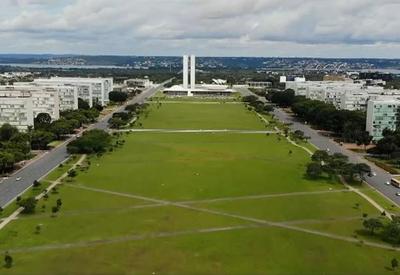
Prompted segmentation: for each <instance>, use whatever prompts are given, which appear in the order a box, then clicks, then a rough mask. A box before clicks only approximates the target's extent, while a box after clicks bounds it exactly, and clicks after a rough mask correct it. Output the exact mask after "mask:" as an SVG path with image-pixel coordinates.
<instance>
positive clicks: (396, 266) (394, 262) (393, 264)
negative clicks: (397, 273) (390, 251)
mask: <svg viewBox="0 0 400 275" xmlns="http://www.w3.org/2000/svg"><path fill="white" fill-rule="evenodd" d="M390 264H391V266H392V269H393V270H395V269H397V268H398V267H399V262H398V261H397V259H396V258H393V259H392V261H391V262H390Z"/></svg>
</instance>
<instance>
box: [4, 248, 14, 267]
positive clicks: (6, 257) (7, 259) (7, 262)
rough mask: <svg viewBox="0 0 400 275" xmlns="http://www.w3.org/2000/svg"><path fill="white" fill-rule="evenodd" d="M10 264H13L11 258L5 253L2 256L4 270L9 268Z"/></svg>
mask: <svg viewBox="0 0 400 275" xmlns="http://www.w3.org/2000/svg"><path fill="white" fill-rule="evenodd" d="M12 264H13V258H12V257H11V255H10V254H9V253H8V252H6V254H5V255H4V266H5V267H6V268H11V267H12Z"/></svg>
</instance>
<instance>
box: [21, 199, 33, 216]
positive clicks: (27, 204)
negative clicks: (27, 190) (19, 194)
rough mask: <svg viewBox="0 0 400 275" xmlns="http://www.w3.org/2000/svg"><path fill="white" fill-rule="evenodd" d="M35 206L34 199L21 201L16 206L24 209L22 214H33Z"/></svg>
mask: <svg viewBox="0 0 400 275" xmlns="http://www.w3.org/2000/svg"><path fill="white" fill-rule="evenodd" d="M36 204H37V201H36V199H35V198H34V197H30V198H27V199H22V200H21V201H19V202H18V205H19V206H21V207H23V208H24V210H23V211H22V213H23V214H33V213H35V209H36Z"/></svg>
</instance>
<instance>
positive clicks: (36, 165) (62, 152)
mask: <svg viewBox="0 0 400 275" xmlns="http://www.w3.org/2000/svg"><path fill="white" fill-rule="evenodd" d="M167 82H168V81H166V82H164V83H162V84H161V85H159V86H157V87H152V88H150V89H148V90H146V91H144V92H143V93H141V94H140V95H138V96H136V97H135V98H133V99H132V100H130V101H129V102H127V103H126V104H125V105H127V104H134V103H142V102H144V101H145V100H146V99H147V98H149V97H151V96H153V95H154V94H155V93H156V92H157V90H158V89H159V88H160V87H161V86H163V85H165V84H166V83H167ZM125 105H123V106H121V107H120V108H118V109H117V110H116V111H115V112H119V111H121V110H123V109H124V108H125ZM111 116H112V114H109V115H107V116H105V117H104V118H102V120H101V121H99V122H97V123H95V124H93V125H92V126H90V127H89V128H88V129H94V128H96V129H103V130H105V129H107V128H108V123H107V121H108V119H109V118H110V117H111ZM74 139H75V137H72V138H70V139H68V140H67V141H66V142H65V143H64V144H63V145H61V146H59V147H57V148H55V149H53V150H51V151H49V152H47V153H45V154H44V155H43V156H42V157H41V158H39V159H38V160H36V161H34V162H32V163H31V164H29V165H28V166H26V167H25V168H24V169H22V170H20V171H18V172H17V173H15V174H14V175H12V176H11V177H9V178H8V179H5V180H3V181H2V182H1V183H0V207H5V206H7V205H8V204H9V203H11V202H12V201H13V200H14V199H15V198H16V197H17V196H19V195H20V194H21V193H23V192H24V191H25V190H26V189H28V188H29V187H30V186H31V185H32V184H33V181H34V180H37V179H40V178H41V177H43V176H44V175H46V174H47V173H48V172H49V171H51V170H52V169H54V168H55V167H57V166H58V165H59V164H60V163H62V162H63V161H65V160H66V159H67V158H68V157H69V155H68V153H67V144H68V143H69V142H71V141H72V140H74ZM19 177H20V178H21V180H20V181H16V179H17V178H19Z"/></svg>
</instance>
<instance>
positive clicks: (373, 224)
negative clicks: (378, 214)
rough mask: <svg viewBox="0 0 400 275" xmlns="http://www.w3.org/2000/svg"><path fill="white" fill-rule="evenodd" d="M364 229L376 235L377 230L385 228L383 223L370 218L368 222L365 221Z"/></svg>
mask: <svg viewBox="0 0 400 275" xmlns="http://www.w3.org/2000/svg"><path fill="white" fill-rule="evenodd" d="M363 225H364V227H365V228H366V229H367V230H369V231H370V232H371V234H372V235H373V234H374V233H375V230H377V229H380V228H382V227H383V223H382V222H381V221H380V220H379V219H376V218H370V219H367V220H364V222H363Z"/></svg>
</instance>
